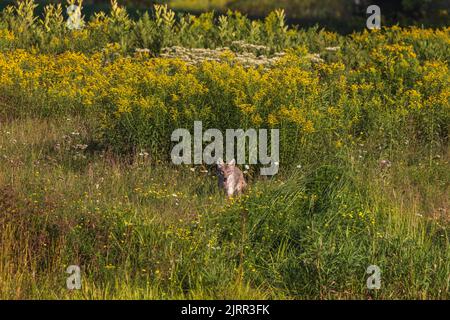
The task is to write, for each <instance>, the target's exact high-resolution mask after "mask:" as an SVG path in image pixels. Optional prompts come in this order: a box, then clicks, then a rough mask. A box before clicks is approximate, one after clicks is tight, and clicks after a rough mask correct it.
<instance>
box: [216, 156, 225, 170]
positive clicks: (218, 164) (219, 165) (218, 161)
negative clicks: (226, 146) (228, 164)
mask: <svg viewBox="0 0 450 320" xmlns="http://www.w3.org/2000/svg"><path fill="white" fill-rule="evenodd" d="M224 165H225V162H223V160H222V158H219V159H217V166H218V167H219V168H222V167H223V166H224Z"/></svg>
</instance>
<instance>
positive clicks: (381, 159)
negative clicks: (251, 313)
mask: <svg viewBox="0 0 450 320" xmlns="http://www.w3.org/2000/svg"><path fill="white" fill-rule="evenodd" d="M78 5H82V3H80V2H78ZM34 7H35V6H34V2H33V1H31V0H25V1H20V2H19V4H18V5H17V6H15V7H10V8H7V9H5V10H4V11H3V12H2V14H1V18H0V125H1V127H0V250H1V254H0V298H5V299H11V298H13V299H20V298H26V299H42V298H50V299H53V298H74V299H104V298H107V299H110V298H118V299H130V298H139V299H143V298H146V299H176V298H180V299H196V298H219V299H229V298H234V299H237V298H249V299H266V298H268V299H274V298H279V299H307V298H309V299H342V298H352V299H355V298H360V299H367V298H371V299H372V298H376V299H407V298H411V299H448V298H449V294H448V292H449V291H450V290H449V289H450V288H449V285H450V278H449V275H450V272H449V271H450V270H449V269H450V263H449V261H450V247H449V214H448V192H449V181H450V176H449V175H450V170H449V152H448V151H449V148H448V124H449V123H450V119H449V116H450V113H449V109H450V108H449V107H450V105H449V97H450V85H449V84H450V83H449V82H450V74H449V58H450V57H449V55H450V53H449V52H448V45H449V43H450V29H449V28H448V27H447V28H441V29H420V28H415V27H412V28H400V27H392V28H384V29H383V30H379V31H370V32H369V31H361V32H357V33H353V34H351V35H348V36H341V35H339V34H336V33H331V32H326V31H323V30H318V29H317V28H311V29H307V30H303V29H296V28H291V27H289V26H288V25H286V24H285V16H284V12H283V11H282V10H278V11H275V12H273V13H271V14H270V15H269V16H268V17H267V18H265V19H264V20H263V21H250V20H248V19H247V18H245V17H244V16H242V15H241V14H240V13H238V12H233V13H231V12H230V13H228V14H227V15H223V16H221V17H219V18H217V19H215V18H214V16H213V15H212V14H211V13H205V14H203V15H201V16H199V17H194V16H191V15H186V16H182V17H176V15H175V14H174V13H173V12H172V11H171V10H169V9H168V8H167V7H164V6H157V7H155V10H154V12H153V13H152V14H148V13H147V14H143V15H142V16H140V17H139V18H137V19H135V20H133V19H131V18H129V17H128V15H127V12H126V10H125V9H124V8H122V7H120V6H119V5H117V3H116V2H115V1H112V10H111V13H109V14H105V13H97V14H96V15H95V16H93V17H92V18H91V19H89V20H87V21H86V22H85V24H84V27H83V28H81V29H80V30H70V29H69V28H67V26H66V24H65V21H64V18H63V17H62V15H61V13H62V10H63V8H62V7H61V6H48V7H46V10H45V15H44V16H42V17H36V16H35V15H34V14H33V9H34ZM362 27H363V26H362ZM362 27H361V28H362ZM181 47H182V48H181ZM208 58H210V59H208ZM196 120H201V121H203V124H204V127H205V128H206V127H207V128H218V129H221V130H224V129H227V128H242V129H247V128H279V129H280V156H281V160H280V173H279V174H278V175H276V176H274V177H273V178H270V179H262V178H260V177H259V176H258V175H257V173H258V171H257V167H256V166H251V167H250V169H248V170H246V178H247V180H248V181H249V185H250V189H249V190H248V192H247V193H246V195H245V196H243V197H241V198H238V199H233V200H231V201H227V200H225V199H224V197H223V195H222V194H220V193H219V191H218V188H217V179H216V177H215V172H214V168H211V167H207V166H192V167H188V166H175V165H173V164H171V163H170V161H169V155H170V150H171V148H172V146H173V144H172V143H171V141H170V135H171V132H172V131H173V130H175V129H177V128H188V129H191V128H192V126H193V122H194V121H196ZM373 264H375V265H378V266H379V267H380V268H381V271H382V287H381V289H380V290H369V289H368V288H367V286H366V279H367V277H368V276H369V275H367V274H366V269H367V267H368V266H369V265H373ZM68 265H79V266H80V267H81V269H82V289H81V290H79V291H77V290H75V291H70V290H67V288H66V283H65V281H66V277H67V276H68V275H67V274H66V273H65V270H66V267H67V266H68Z"/></svg>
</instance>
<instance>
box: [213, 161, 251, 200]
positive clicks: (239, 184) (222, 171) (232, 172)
mask: <svg viewBox="0 0 450 320" xmlns="http://www.w3.org/2000/svg"><path fill="white" fill-rule="evenodd" d="M217 170H218V176H219V188H220V189H223V190H225V193H226V194H227V197H228V198H231V197H233V196H234V195H240V194H242V192H243V191H244V189H245V188H246V187H247V183H246V182H245V179H244V174H243V173H242V171H241V170H239V168H238V167H236V161H235V160H234V159H233V160H231V161H230V162H229V163H228V164H225V163H224V162H223V160H221V159H220V160H219V161H217Z"/></svg>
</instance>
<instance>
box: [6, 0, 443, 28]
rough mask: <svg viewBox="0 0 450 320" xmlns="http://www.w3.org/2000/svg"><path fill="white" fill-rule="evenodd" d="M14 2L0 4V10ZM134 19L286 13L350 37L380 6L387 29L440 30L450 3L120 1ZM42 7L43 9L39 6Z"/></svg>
mask: <svg viewBox="0 0 450 320" xmlns="http://www.w3.org/2000/svg"><path fill="white" fill-rule="evenodd" d="M37 2H38V3H40V4H47V3H64V1H57V0H42V1H37ZM13 3H14V0H6V1H2V3H0V9H2V8H4V7H5V6H6V5H8V4H13ZM119 3H120V5H124V6H126V7H127V9H128V11H129V12H130V14H131V15H134V14H136V13H137V11H145V10H150V9H151V8H152V6H153V4H155V3H167V4H169V6H170V7H171V8H172V9H174V10H175V11H178V12H192V13H201V12H205V11H210V10H215V11H216V12H221V13H223V12H226V11H227V10H230V9H231V10H238V11H240V12H242V13H244V14H246V15H248V16H249V17H251V18H254V19H256V18H263V17H265V16H267V14H269V13H270V12H271V11H273V10H275V9H279V8H282V9H285V11H286V15H287V18H288V22H289V23H290V24H298V25H300V26H305V27H309V26H313V25H316V24H317V25H319V26H321V27H324V28H327V29H329V30H333V31H339V32H342V33H349V32H352V31H355V30H360V29H361V28H363V27H364V26H365V20H366V19H367V14H366V8H367V7H368V6H369V5H371V4H377V5H379V6H380V8H381V13H382V19H383V20H382V23H383V25H386V26H391V25H396V24H399V25H401V26H407V25H417V26H422V25H423V26H425V27H440V26H446V25H448V22H449V20H450V16H449V12H450V1H447V0H425V1H424V0H394V1H388V0H379V1H377V2H376V3H372V1H367V0H279V1H273V0H259V1H253V0H121V1H120V2H119ZM40 7H43V6H40ZM108 8H109V1H107V0H100V1H93V0H86V1H84V9H85V10H84V11H85V14H86V15H87V16H89V15H91V14H93V13H94V12H96V11H99V10H108Z"/></svg>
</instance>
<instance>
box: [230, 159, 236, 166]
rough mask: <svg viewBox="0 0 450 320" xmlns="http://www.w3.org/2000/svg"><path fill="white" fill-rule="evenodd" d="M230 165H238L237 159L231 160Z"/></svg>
mask: <svg viewBox="0 0 450 320" xmlns="http://www.w3.org/2000/svg"><path fill="white" fill-rule="evenodd" d="M228 165H229V166H232V167H234V166H235V165H236V160H235V159H233V160H231V161H230V162H228Z"/></svg>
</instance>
